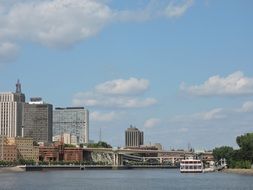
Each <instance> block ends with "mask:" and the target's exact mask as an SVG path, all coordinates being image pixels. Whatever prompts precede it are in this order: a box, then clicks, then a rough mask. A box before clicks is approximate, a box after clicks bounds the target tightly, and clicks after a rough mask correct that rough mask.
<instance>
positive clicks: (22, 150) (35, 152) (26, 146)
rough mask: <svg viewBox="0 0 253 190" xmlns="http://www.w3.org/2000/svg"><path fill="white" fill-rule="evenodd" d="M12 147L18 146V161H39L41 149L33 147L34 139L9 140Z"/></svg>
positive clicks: (17, 138) (18, 138)
mask: <svg viewBox="0 0 253 190" xmlns="http://www.w3.org/2000/svg"><path fill="white" fill-rule="evenodd" d="M8 143H9V144H10V145H16V148H17V159H19V160H34V161H35V162H38V161H39V149H38V146H34V145H33V139H32V138H23V137H15V138H8Z"/></svg>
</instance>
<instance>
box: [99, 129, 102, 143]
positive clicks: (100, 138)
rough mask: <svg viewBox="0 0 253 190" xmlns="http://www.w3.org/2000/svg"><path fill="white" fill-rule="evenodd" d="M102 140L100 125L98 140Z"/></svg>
mask: <svg viewBox="0 0 253 190" xmlns="http://www.w3.org/2000/svg"><path fill="white" fill-rule="evenodd" d="M101 141H102V132H101V127H100V129H99V142H101Z"/></svg>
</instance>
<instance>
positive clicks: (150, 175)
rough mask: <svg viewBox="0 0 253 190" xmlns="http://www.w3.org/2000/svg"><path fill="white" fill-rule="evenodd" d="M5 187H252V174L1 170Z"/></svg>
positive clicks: (43, 189)
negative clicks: (22, 171) (20, 171)
mask: <svg viewBox="0 0 253 190" xmlns="http://www.w3.org/2000/svg"><path fill="white" fill-rule="evenodd" d="M0 189H1V190H2V189H3V190H17V189H20V190H30V189H31V190H33V189H36V190H46V189H50V190H58V189H59V190H65V189H71V190H72V189H73V190H75V189H76V190H77V189H78V190H80V189H85V190H90V189H92V190H98V189H99V190H100V189H103V190H109V189H110V190H111V189H119V190H131V189H145V190H151V189H152V190H154V189H171V190H181V189H183V190H196V189H200V190H204V189H205V190H252V189H253V176H243V175H236V174H224V173H205V174H181V173H180V172H179V170H177V169H145V170H144V169H143V170H84V171H51V172H24V173H4V174H3V173H1V174H0Z"/></svg>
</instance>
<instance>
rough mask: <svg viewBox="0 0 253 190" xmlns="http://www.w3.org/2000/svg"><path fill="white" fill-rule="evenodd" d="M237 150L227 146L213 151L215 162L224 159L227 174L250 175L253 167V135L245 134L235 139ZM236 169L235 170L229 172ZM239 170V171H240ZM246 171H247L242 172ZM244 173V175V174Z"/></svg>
mask: <svg viewBox="0 0 253 190" xmlns="http://www.w3.org/2000/svg"><path fill="white" fill-rule="evenodd" d="M236 142H237V144H238V146H239V149H233V148H232V147H229V146H222V147H218V148H215V149H214V150H213V156H214V159H215V160H216V161H219V160H220V159H223V158H225V159H226V161H227V165H228V168H229V169H228V170H227V171H228V172H231V173H237V172H239V173H240V172H241V173H245V172H246V173H252V170H253V169H252V166H253V133H247V134H245V135H242V136H238V137H237V138H236ZM231 169H237V170H231ZM240 169H241V170H240ZM242 169H248V170H242ZM246 173H245V174H246Z"/></svg>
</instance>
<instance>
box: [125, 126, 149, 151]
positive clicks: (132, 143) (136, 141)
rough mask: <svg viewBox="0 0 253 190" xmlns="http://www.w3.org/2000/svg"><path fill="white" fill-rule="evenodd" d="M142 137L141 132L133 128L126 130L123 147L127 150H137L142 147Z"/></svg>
mask: <svg viewBox="0 0 253 190" xmlns="http://www.w3.org/2000/svg"><path fill="white" fill-rule="evenodd" d="M143 141H144V137H143V132H142V131H140V130H139V129H137V128H136V127H133V126H132V125H131V126H130V128H127V130H126V131H125V146H126V147H128V148H137V147H140V145H143Z"/></svg>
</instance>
